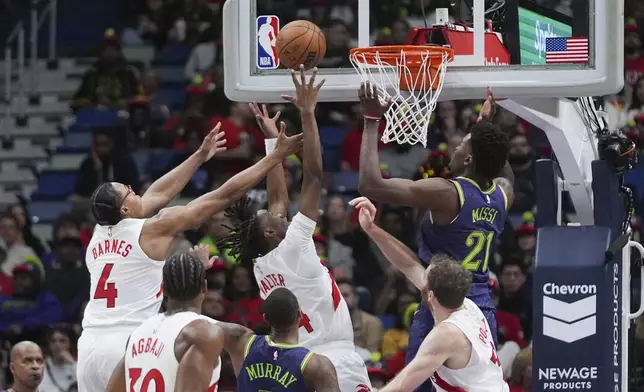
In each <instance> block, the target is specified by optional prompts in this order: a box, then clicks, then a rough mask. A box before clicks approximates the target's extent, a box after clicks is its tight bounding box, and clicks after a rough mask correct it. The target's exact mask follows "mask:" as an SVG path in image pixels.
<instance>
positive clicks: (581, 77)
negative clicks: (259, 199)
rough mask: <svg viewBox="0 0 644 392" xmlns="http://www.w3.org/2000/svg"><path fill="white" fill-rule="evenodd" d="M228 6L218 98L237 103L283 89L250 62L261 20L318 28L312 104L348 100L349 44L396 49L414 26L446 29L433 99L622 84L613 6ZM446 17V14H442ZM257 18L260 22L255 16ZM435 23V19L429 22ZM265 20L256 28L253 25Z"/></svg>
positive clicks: (594, 1) (359, 2)
mask: <svg viewBox="0 0 644 392" xmlns="http://www.w3.org/2000/svg"><path fill="white" fill-rule="evenodd" d="M299 4H302V2H298V1H295V0H228V1H227V2H226V4H225V7H224V62H225V67H224V70H225V73H226V94H227V95H228V96H229V98H231V99H233V100H238V101H248V100H261V101H265V102H274V101H279V95H280V93H286V92H288V91H290V90H291V81H290V77H289V76H288V74H287V72H286V71H285V70H284V69H270V66H269V67H266V66H264V65H262V64H261V62H260V61H258V57H259V56H261V55H262V51H261V49H258V38H257V37H258V29H259V27H260V26H259V24H260V22H261V21H265V18H264V19H262V17H263V16H274V17H277V18H274V17H273V18H271V20H272V22H273V23H274V25H275V22H277V20H278V23H277V25H278V26H279V27H281V26H284V25H285V24H286V23H289V22H291V21H293V20H298V19H306V20H310V21H312V22H314V23H316V24H318V26H320V27H321V28H322V30H323V31H324V33H325V35H326V39H327V53H326V56H325V58H324V60H322V63H321V64H320V65H319V68H320V69H321V70H322V71H321V73H322V74H323V75H324V76H325V77H326V79H327V81H326V84H325V87H324V89H323V91H321V95H320V99H321V100H324V101H351V100H356V99H357V88H358V86H359V84H360V81H361V79H360V77H359V76H358V74H357V73H356V72H355V70H354V69H353V67H352V65H351V63H350V61H349V50H350V49H351V48H353V47H365V46H379V45H403V44H405V43H406V42H407V40H408V37H409V31H410V30H411V29H413V28H414V27H425V26H427V27H432V26H434V25H436V24H437V23H439V22H440V20H442V21H443V22H440V23H441V24H442V25H445V23H447V25H446V26H444V27H446V28H444V29H442V30H441V33H440V34H433V35H432V38H431V41H432V42H431V43H433V44H439V45H449V46H451V47H452V48H453V49H454V50H455V54H456V55H455V58H454V62H453V63H452V64H450V65H449V67H448V69H447V75H446V78H445V84H444V88H443V92H442V94H441V99H442V100H444V99H464V98H482V97H483V96H484V94H485V87H487V86H489V87H492V88H493V89H494V91H495V93H496V94H497V96H498V97H504V98H505V97H532V98H534V97H556V96H562V97H563V96H566V97H573V96H587V95H600V94H608V93H613V92H617V91H619V90H620V89H621V87H622V84H623V72H622V69H623V65H622V64H623V53H622V51H623V34H624V31H623V2H622V1H620V0H444V1H442V0H434V1H428V0H425V1H424V4H430V5H428V6H426V7H425V9H424V12H423V7H422V4H423V2H422V1H420V0H407V1H398V2H388V1H384V0H336V1H313V0H312V1H310V2H306V4H307V5H304V6H302V5H299ZM445 13H447V14H448V16H447V17H446V16H445V15H446V14H445ZM258 18H259V19H258ZM438 19H439V20H438ZM261 23H264V22H261Z"/></svg>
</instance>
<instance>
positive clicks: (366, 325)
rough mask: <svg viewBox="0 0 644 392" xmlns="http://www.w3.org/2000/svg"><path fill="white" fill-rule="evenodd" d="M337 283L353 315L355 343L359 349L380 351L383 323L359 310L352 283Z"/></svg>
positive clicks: (340, 280) (341, 281)
mask: <svg viewBox="0 0 644 392" xmlns="http://www.w3.org/2000/svg"><path fill="white" fill-rule="evenodd" d="M336 283H337V285H338V288H339V289H340V292H341V293H342V297H344V300H345V302H346V303H347V307H348V308H349V313H350V314H351V322H352V323H353V342H354V343H355V345H356V346H357V347H361V348H364V349H367V350H369V351H370V352H372V353H374V352H378V351H380V344H381V343H382V336H383V334H384V330H383V327H382V322H381V321H380V320H379V319H378V317H376V316H373V315H371V314H369V313H367V312H365V311H364V310H361V309H359V308H358V296H357V295H356V288H355V286H354V284H353V283H352V282H351V281H349V280H342V279H338V280H337V281H336Z"/></svg>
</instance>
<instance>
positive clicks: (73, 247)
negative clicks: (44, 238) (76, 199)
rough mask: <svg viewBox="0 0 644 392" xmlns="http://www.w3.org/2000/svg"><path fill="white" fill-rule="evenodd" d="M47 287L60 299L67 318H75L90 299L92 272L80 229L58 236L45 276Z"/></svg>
mask: <svg viewBox="0 0 644 392" xmlns="http://www.w3.org/2000/svg"><path fill="white" fill-rule="evenodd" d="M45 288H46V289H47V290H48V291H49V292H50V293H52V294H54V295H55V296H56V298H57V299H58V302H59V303H60V305H61V307H62V308H63V311H64V314H65V321H69V322H72V321H74V316H75V315H76V314H77V313H78V310H79V308H80V306H81V304H82V303H83V302H85V301H86V300H88V299H89V297H88V295H89V291H90V278H89V272H88V270H87V267H86V266H85V262H84V254H83V247H82V244H81V240H80V233H78V234H77V235H76V236H66V237H60V238H58V239H57V240H56V243H55V244H54V252H53V257H52V260H51V264H50V265H49V270H48V271H47V277H46V278H45Z"/></svg>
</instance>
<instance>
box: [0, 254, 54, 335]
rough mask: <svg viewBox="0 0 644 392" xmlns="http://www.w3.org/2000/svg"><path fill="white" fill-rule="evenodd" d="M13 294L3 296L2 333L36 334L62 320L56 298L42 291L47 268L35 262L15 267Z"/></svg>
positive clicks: (0, 320) (0, 328)
mask: <svg viewBox="0 0 644 392" xmlns="http://www.w3.org/2000/svg"><path fill="white" fill-rule="evenodd" d="M13 275H14V276H13V294H12V295H11V296H3V297H0V309H2V318H0V333H4V334H7V335H10V336H13V337H18V336H21V337H23V338H24V337H37V336H38V335H39V332H40V331H42V329H43V328H45V327H47V326H48V325H50V324H53V323H57V322H60V321H62V319H63V311H62V309H61V307H60V303H59V302H58V300H57V299H56V297H55V296H54V295H53V294H51V293H49V292H48V291H46V290H43V289H42V288H41V287H42V283H43V278H44V271H43V270H42V266H41V265H39V264H37V263H34V262H26V263H24V264H20V265H18V266H16V267H15V268H14V270H13Z"/></svg>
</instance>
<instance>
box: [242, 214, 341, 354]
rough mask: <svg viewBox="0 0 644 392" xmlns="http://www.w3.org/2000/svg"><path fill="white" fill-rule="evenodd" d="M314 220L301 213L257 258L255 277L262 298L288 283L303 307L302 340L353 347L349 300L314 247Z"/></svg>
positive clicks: (308, 344) (307, 344) (309, 345)
mask: <svg viewBox="0 0 644 392" xmlns="http://www.w3.org/2000/svg"><path fill="white" fill-rule="evenodd" d="M315 225H316V223H315V221H313V220H311V219H309V218H308V217H306V216H305V215H302V214H300V213H298V214H297V215H295V217H294V218H293V220H292V222H291V223H290V225H289V227H288V230H287V231H286V235H285V237H284V240H282V242H281V243H280V244H279V246H278V247H277V248H275V249H273V250H272V251H270V252H269V253H268V254H266V255H265V256H263V257H259V258H257V260H256V262H255V267H254V269H255V279H257V284H258V285H259V289H260V294H261V297H262V298H264V299H265V298H266V297H267V296H268V295H269V294H270V293H271V291H272V290H273V289H275V288H276V287H280V286H281V287H286V288H287V289H289V290H291V291H292V292H293V294H295V296H296V297H297V300H298V302H299V304H300V309H301V310H302V320H301V322H300V344H301V345H303V346H305V347H306V348H309V349H313V348H314V347H315V346H319V345H323V344H325V343H331V342H333V343H335V342H347V343H350V344H351V347H352V348H353V326H352V324H351V316H350V315H349V309H348V308H347V303H346V302H345V301H344V299H343V298H342V294H341V293H340V290H339V289H338V286H337V285H336V284H335V280H333V278H332V277H331V274H330V273H329V271H328V270H327V268H326V267H325V266H324V264H322V262H321V261H320V258H319V257H318V255H317V253H316V251H315V244H314V243H313V231H314V230H315Z"/></svg>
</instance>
